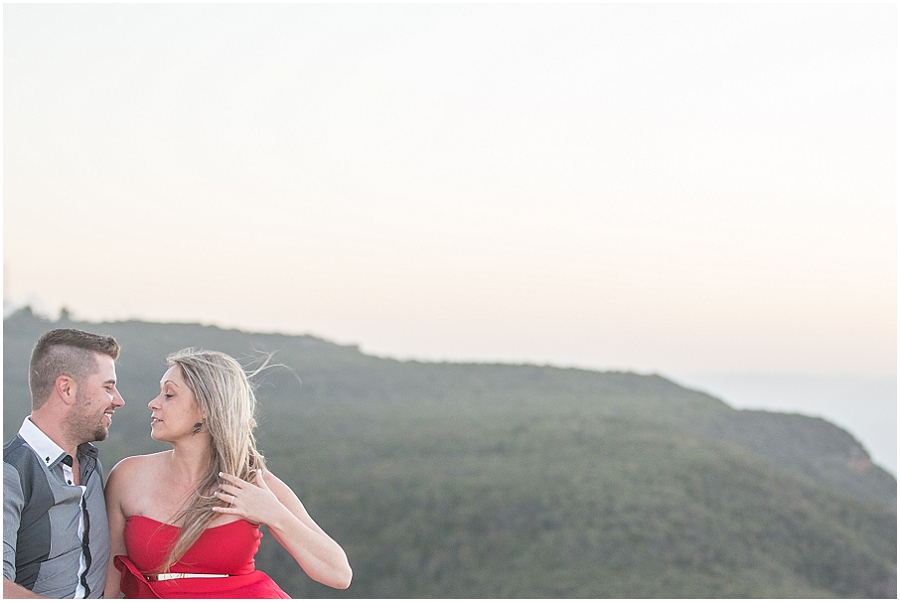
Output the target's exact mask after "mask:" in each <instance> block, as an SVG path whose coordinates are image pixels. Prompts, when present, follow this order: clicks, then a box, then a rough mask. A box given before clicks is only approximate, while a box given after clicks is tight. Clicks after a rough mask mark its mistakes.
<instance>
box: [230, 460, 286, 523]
mask: <svg viewBox="0 0 900 602" xmlns="http://www.w3.org/2000/svg"><path fill="white" fill-rule="evenodd" d="M219 476H220V477H221V478H223V479H225V480H226V481H228V482H227V483H222V484H221V485H219V490H218V491H216V492H215V494H214V495H215V496H216V497H217V498H219V499H220V500H222V501H223V502H225V503H226V504H228V505H227V506H216V507H214V508H213V510H214V511H215V512H219V513H221V514H232V515H234V516H237V517H240V518H242V519H244V520H246V521H248V522H251V523H255V524H264V525H271V524H272V523H273V522H275V521H276V520H277V519H278V518H279V515H281V514H283V513H284V512H287V511H288V510H287V508H285V507H284V505H283V504H282V503H281V502H280V501H278V498H277V497H275V494H274V493H272V490H271V489H269V486H268V485H267V484H266V480H265V479H264V478H263V471H262V470H257V471H256V478H255V479H254V482H253V483H250V482H248V481H244V480H243V479H239V478H238V477H236V476H234V475H231V474H228V473H225V472H220V473H219Z"/></svg>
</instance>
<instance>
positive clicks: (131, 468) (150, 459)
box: [109, 451, 172, 479]
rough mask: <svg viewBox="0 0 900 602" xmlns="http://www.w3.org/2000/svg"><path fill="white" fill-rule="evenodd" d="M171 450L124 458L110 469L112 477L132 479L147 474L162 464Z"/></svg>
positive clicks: (110, 476)
mask: <svg viewBox="0 0 900 602" xmlns="http://www.w3.org/2000/svg"><path fill="white" fill-rule="evenodd" d="M171 453H172V452H171V451H163V452H157V453H155V454H146V455H144V456H129V457H127V458H123V459H121V460H119V462H118V463H116V465H115V466H113V468H112V470H110V471H109V478H110V479H113V478H115V479H130V478H132V477H134V476H138V475H146V474H147V471H150V470H153V469H154V468H156V467H158V466H161V465H162V463H163V462H164V461H165V460H166V458H167V457H168V456H169V455H171Z"/></svg>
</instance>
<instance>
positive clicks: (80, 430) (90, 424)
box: [67, 390, 109, 443]
mask: <svg viewBox="0 0 900 602" xmlns="http://www.w3.org/2000/svg"><path fill="white" fill-rule="evenodd" d="M88 406H90V402H89V401H88V400H87V396H86V395H83V394H82V392H81V391H80V390H79V391H78V392H76V393H75V405H74V406H73V408H72V412H70V413H69V416H70V418H69V421H68V428H67V430H68V431H69V435H70V436H71V437H72V438H73V439H75V440H77V441H80V442H84V443H87V442H90V441H104V440H105V439H106V438H107V437H109V429H108V428H107V427H105V426H103V424H102V423H98V422H94V418H93V417H92V416H88V415H86V414H82V413H81V412H82V411H84V409H85V408H86V407H88ZM104 415H105V414H104ZM101 420H102V418H101Z"/></svg>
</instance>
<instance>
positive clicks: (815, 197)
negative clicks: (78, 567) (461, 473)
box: [3, 4, 897, 377]
mask: <svg viewBox="0 0 900 602" xmlns="http://www.w3.org/2000/svg"><path fill="white" fill-rule="evenodd" d="M896 102H897V9H896V6H894V5H890V4H875V5H860V4H850V5H833V4H827V5H808V4H793V5H771V4H761V5H736V4H734V5H713V4H701V5H677V4H668V5H656V4H653V5H650V4H639V5H602V4H601V5H567V6H562V5H508V4H495V5H463V4H457V5H432V4H426V5H411V4H404V5H387V6H382V5H372V4H365V5H265V6H263V5H233V4H232V5H208V4H207V5H110V4H100V5H71V4H70V5H8V4H7V5H4V7H3V171H4V173H3V176H4V177H3V254H4V267H5V270H4V292H5V296H6V297H8V298H11V299H13V300H18V301H20V302H21V301H26V300H40V302H42V303H44V304H45V305H46V306H48V307H51V308H59V307H60V306H66V307H68V308H69V309H70V310H71V311H72V313H73V314H74V315H75V316H76V317H79V318H85V319H91V320H100V319H127V318H140V319H148V320H155V321H156V320H158V321H199V322H203V323H213V324H217V325H220V326H226V327H239V328H243V329H253V330H265V331H281V332H287V333H294V334H305V333H308V334H313V335H316V336H320V337H323V338H325V339H328V340H332V341H335V342H339V343H354V344H359V345H360V347H361V348H362V350H363V351H365V352H368V353H375V354H379V355H388V356H391V357H397V358H416V359H423V360H477V361H506V362H510V361H511V362H518V361H526V362H533V363H550V364H553V365H560V366H581V367H589V368H597V369H627V370H637V371H647V372H650V371H652V372H660V373H663V374H678V373H699V372H705V373H715V372H723V373H724V372H743V373H779V374H807V375H835V374H839V375H844V376H878V377H884V376H892V375H894V374H895V373H896V368H897V352H896V349H897V347H896V341H897V339H896V325H897V209H896V201H897V179H896V178H897V110H896Z"/></svg>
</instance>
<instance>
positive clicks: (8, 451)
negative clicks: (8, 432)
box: [3, 435, 37, 466]
mask: <svg viewBox="0 0 900 602" xmlns="http://www.w3.org/2000/svg"><path fill="white" fill-rule="evenodd" d="M29 457H32V458H35V459H36V458H37V456H35V455H34V452H33V451H31V448H30V447H28V444H27V443H25V439H23V438H22V436H21V435H16V436H15V437H13V438H12V439H10V440H9V441H7V442H6V443H4V444H3V463H4V464H13V465H16V466H18V465H19V464H21V463H22V462H23V461H25V460H27V459H28V458H29Z"/></svg>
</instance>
